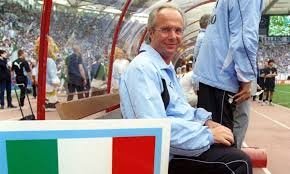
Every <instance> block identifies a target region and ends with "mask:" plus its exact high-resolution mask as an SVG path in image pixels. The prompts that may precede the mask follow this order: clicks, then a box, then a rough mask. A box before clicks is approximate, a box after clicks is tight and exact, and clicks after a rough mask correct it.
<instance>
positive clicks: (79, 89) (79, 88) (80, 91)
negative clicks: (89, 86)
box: [76, 86, 84, 99]
mask: <svg viewBox="0 0 290 174" xmlns="http://www.w3.org/2000/svg"><path fill="white" fill-rule="evenodd" d="M76 90H77V92H78V99H82V98H84V86H76Z"/></svg>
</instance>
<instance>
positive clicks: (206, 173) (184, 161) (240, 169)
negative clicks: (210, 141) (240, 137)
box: [168, 145, 252, 174]
mask: <svg viewBox="0 0 290 174" xmlns="http://www.w3.org/2000/svg"><path fill="white" fill-rule="evenodd" d="M168 173H169V174H193V173H198V174H233V173H235V174H252V163H251V160H250V158H249V157H248V155H247V154H245V153H244V152H242V151H241V150H239V149H237V148H234V147H224V146H221V145H213V146H212V147H211V148H210V149H209V150H208V151H206V152H204V153H203V154H201V155H200V156H198V157H184V156H178V155H175V156H174V157H173V159H172V160H171V161H170V163H169V172H168Z"/></svg>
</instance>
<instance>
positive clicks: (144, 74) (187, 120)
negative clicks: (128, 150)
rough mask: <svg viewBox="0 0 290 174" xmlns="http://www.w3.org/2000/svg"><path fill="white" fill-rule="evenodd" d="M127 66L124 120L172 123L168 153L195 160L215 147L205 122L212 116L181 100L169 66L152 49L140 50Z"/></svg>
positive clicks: (122, 83) (122, 89)
mask: <svg viewBox="0 0 290 174" xmlns="http://www.w3.org/2000/svg"><path fill="white" fill-rule="evenodd" d="M143 48H144V50H145V52H142V53H140V54H139V55H138V56H137V57H135V58H134V59H133V61H132V62H131V63H130V64H129V66H128V68H127V69H126V71H125V73H124V74H123V75H122V76H121V81H120V88H119V93H120V98H121V111H122V114H123V116H124V117H125V118H131V119H132V118H164V119H170V120H171V141H170V153H171V155H173V154H178V155H185V156H198V155H200V154H201V153H202V152H204V151H206V150H208V149H209V147H210V145H211V144H213V143H214V140H213V135H212V133H211V131H210V129H209V128H208V127H207V126H204V123H205V121H207V120H208V119H211V113H210V112H207V111H206V110H204V109H201V108H198V109H195V108H193V107H191V106H190V105H189V104H188V103H187V101H186V98H185V97H184V93H183V91H182V88H181V86H180V84H179V82H178V80H177V77H176V73H175V71H174V67H173V65H172V64H170V65H167V64H166V63H165V62H164V60H163V59H162V57H161V56H160V54H159V53H158V52H156V51H155V50H154V49H153V48H152V47H151V46H145V47H143ZM162 78H163V79H165V81H166V84H167V89H168V92H169V95H170V102H169V105H168V107H167V109H165V107H164V103H163V101H162V98H161V93H162V92H163V85H162V80H161V79H162Z"/></svg>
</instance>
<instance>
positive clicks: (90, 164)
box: [58, 138, 113, 174]
mask: <svg viewBox="0 0 290 174" xmlns="http://www.w3.org/2000/svg"><path fill="white" fill-rule="evenodd" d="M112 146H113V145H112V138H86V139H83V138H82V139H58V166H59V169H58V171H59V174H80V173H85V174H96V173H102V174H112V148H113V147H112ZM99 164H101V165H99Z"/></svg>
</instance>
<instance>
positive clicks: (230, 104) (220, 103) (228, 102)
mask: <svg viewBox="0 0 290 174" xmlns="http://www.w3.org/2000/svg"><path fill="white" fill-rule="evenodd" d="M230 96H234V94H233V93H231V92H227V91H223V90H220V89H215V97H216V107H217V113H216V114H217V115H216V116H214V117H217V118H218V119H217V120H216V121H217V122H218V123H220V124H222V125H224V126H226V127H228V128H229V129H231V130H232V131H233V128H234V118H233V117H234V116H233V115H234V111H235V109H236V105H235V103H234V101H233V98H231V99H230Z"/></svg>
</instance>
